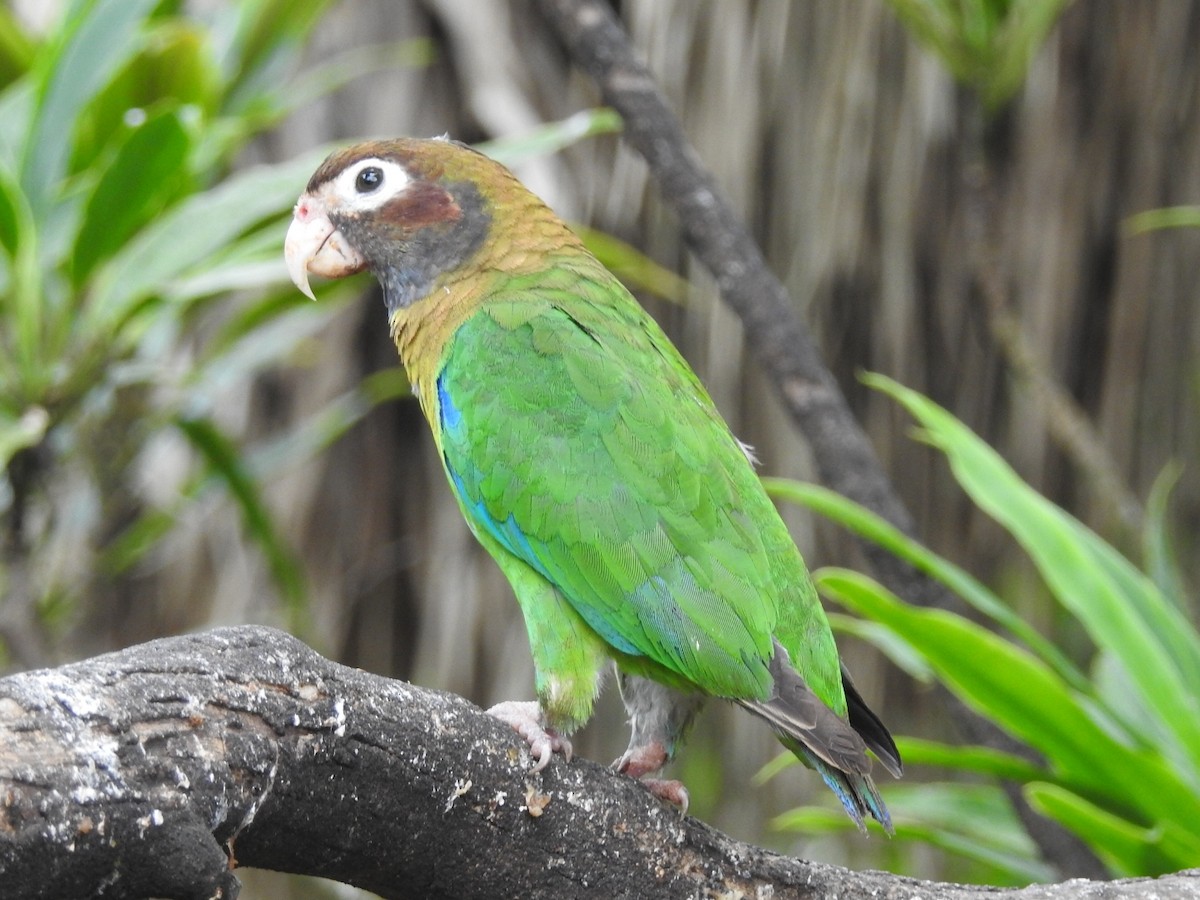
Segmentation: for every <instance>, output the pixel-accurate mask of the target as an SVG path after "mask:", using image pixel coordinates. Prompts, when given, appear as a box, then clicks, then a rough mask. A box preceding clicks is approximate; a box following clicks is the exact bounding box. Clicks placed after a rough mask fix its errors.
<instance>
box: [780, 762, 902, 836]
mask: <svg viewBox="0 0 1200 900" xmlns="http://www.w3.org/2000/svg"><path fill="white" fill-rule="evenodd" d="M791 749H792V752H795V749H796V748H791ZM806 749H807V748H804V747H801V748H800V755H801V756H802V757H803V758H804V759H805V762H808V763H809V764H810V765H811V766H812V767H813V768H814V769H816V770H817V773H818V774H819V775H820V776H821V778H822V779H823V780H824V781H825V783H826V784H827V785H829V787H830V788H831V789H832V790H833V792H834V793H835V794H836V795H837V798H838V799H839V800H840V801H842V806H843V807H844V808H845V810H846V813H847V814H848V815H849V816H850V818H851V819H853V820H854V824H855V825H857V826H858V830H859V831H861V832H862V833H863V834H866V833H867V826H866V824H865V823H864V821H863V820H864V819H865V818H866V817H867V816H871V818H873V819H875V821H877V822H878V823H879V824H880V825H882V826H883V830H884V831H886V832H887V833H888V834H895V833H896V830H895V828H893V827H892V817H891V814H890V813H889V812H888V808H887V806H886V805H885V804H884V802H883V798H882V797H880V796H879V791H878V790H876V788H875V782H874V781H872V780H871V776H870V775H859V774H857V773H853V772H843V771H841V770H840V769H835V768H833V767H832V766H830V765H829V764H828V763H826V762H825V761H824V760H822V759H819V758H817V757H816V756H813V755H812V754H810V753H807V752H805V751H806Z"/></svg>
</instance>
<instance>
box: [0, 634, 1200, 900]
mask: <svg viewBox="0 0 1200 900" xmlns="http://www.w3.org/2000/svg"><path fill="white" fill-rule="evenodd" d="M529 766H530V759H529V756H528V754H527V753H526V752H525V750H524V749H523V747H522V746H521V745H520V744H519V742H518V740H517V738H516V737H515V736H514V735H513V734H512V733H511V732H510V731H509V730H508V729H507V728H506V727H505V726H503V725H501V724H500V723H499V722H497V721H496V720H494V719H492V718H491V717H489V716H488V715H486V714H485V713H483V712H482V711H481V710H480V709H479V708H478V707H476V706H473V705H472V704H470V703H468V702H467V701H465V700H463V699H461V698H459V697H456V696H454V695H452V694H446V693H441V692H438V691H430V690H425V689H422V688H418V687H415V686H413V685H410V684H406V683H403V682H398V681H393V680H389V679H386V678H382V677H379V676H376V675H371V674H368V673H366V672H363V671H360V670H357V669H351V668H347V667H345V666H342V665H339V664H337V663H333V662H330V661H329V660H326V659H324V658H322V657H321V656H319V655H317V653H316V652H314V651H313V650H311V649H310V648H308V647H307V646H305V645H304V644H302V643H301V642H299V641H298V640H296V639H295V638H292V637H291V636H289V635H287V634H285V633H283V632H280V631H276V630H273V629H270V628H264V627H259V626H241V627H236V628H225V629H219V630H216V631H211V632H208V633H205V634H200V635H193V636H187V637H176V638H166V639H163V640H159V641H154V642H152V643H148V644H142V645H139V646H136V647H132V648H130V649H128V650H124V651H121V652H119V653H112V654H107V655H105V656H99V657H96V658H94V659H91V660H86V661H84V662H79V663H75V664H72V665H68V666H63V667H61V668H58V669H42V670H38V671H33V672H27V673H23V674H20V675H14V676H11V677H9V678H6V679H4V680H3V681H0V796H2V798H3V800H2V803H3V806H2V809H3V813H2V815H0V894H3V896H4V897H6V898H25V897H30V898H68V897H87V896H93V895H97V894H99V895H102V896H106V897H144V896H161V897H181V898H193V897H196V898H199V897H233V896H236V894H237V880H236V878H235V876H234V875H233V873H232V871H231V869H232V864H231V860H236V865H240V866H256V867H264V868H271V869H277V870H281V871H288V872H297V873H306V874H313V875H322V876H325V877H328V878H333V879H337V880H339V881H344V882H347V883H350V884H355V885H358V886H360V887H364V888H368V889H370V890H373V891H375V892H377V893H379V894H381V895H383V896H385V897H532V898H536V897H552V898H556V900H557V898H564V897H597V898H600V897H603V898H617V897H648V896H655V897H716V896H721V897H806V898H822V897H831V898H832V897H844V896H874V897H892V898H917V897H925V898H966V897H985V896H993V895H1004V896H1006V897H1012V898H1021V900H1034V898H1074V897H1089V898H1100V897H1118V896H1120V897H1146V898H1150V897H1155V896H1168V895H1169V896H1171V897H1177V898H1188V897H1197V898H1200V870H1193V871H1189V872H1183V873H1180V874H1178V875H1174V876H1168V877H1164V878H1160V879H1139V880H1130V881H1122V882H1111V883H1095V882H1084V881H1073V882H1067V883H1064V884H1061V885H1053V886H1042V885H1037V886H1032V887H1029V888H1025V889H1023V890H1019V891H1004V890H998V889H990V888H979V887H960V886H955V885H949V884H935V883H931V882H919V881H915V880H912V879H905V878H899V877H896V876H893V875H888V874H886V873H880V872H852V871H849V870H846V869H841V868H838V867H836V866H829V865H822V864H814V863H808V862H805V861H803V860H798V859H789V858H786V857H782V856H779V855H777V854H773V853H769V852H767V851H764V850H760V849H758V848H755V847H752V846H749V845H747V844H741V843H738V842H736V841H733V840H731V839H729V838H727V837H725V836H724V835H722V834H720V833H719V832H717V831H714V830H713V829H711V828H709V827H708V826H706V825H704V824H703V823H702V822H699V821H697V820H695V819H693V818H681V817H680V816H679V814H678V812H676V811H675V810H674V809H672V808H668V807H666V806H664V805H663V804H661V803H660V802H659V801H658V800H655V799H654V798H652V797H651V796H650V795H649V794H648V793H647V792H645V791H644V790H643V789H642V788H641V787H640V786H639V785H638V784H637V783H636V782H634V781H632V780H630V779H628V778H626V777H624V776H619V775H616V774H614V773H612V772H610V771H609V770H608V769H605V768H603V767H601V766H598V765H596V764H594V763H591V762H588V761H587V760H583V759H576V760H573V761H572V762H571V763H569V764H566V763H563V762H562V761H561V760H556V761H555V762H554V763H553V764H552V765H551V766H550V768H549V769H547V770H546V771H545V772H543V773H541V774H540V775H531V774H530V773H529Z"/></svg>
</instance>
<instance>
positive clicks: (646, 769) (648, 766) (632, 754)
mask: <svg viewBox="0 0 1200 900" xmlns="http://www.w3.org/2000/svg"><path fill="white" fill-rule="evenodd" d="M667 759H668V757H667V748H666V747H664V746H663V745H662V744H660V743H659V742H658V741H651V742H650V743H648V744H644V745H643V746H641V747H630V748H629V749H628V750H626V751H625V753H624V754H622V756H621V757H620V758H619V759H618V760H617V761H616V762H614V763H613V768H614V769H616V770H617V771H618V772H621V773H623V774H625V775H628V776H630V777H631V778H641V777H642V776H644V775H649V774H651V773H652V772H657V771H658V770H659V769H661V768H662V767H663V766H665V765H666V764H667Z"/></svg>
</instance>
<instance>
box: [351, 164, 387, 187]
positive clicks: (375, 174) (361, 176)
mask: <svg viewBox="0 0 1200 900" xmlns="http://www.w3.org/2000/svg"><path fill="white" fill-rule="evenodd" d="M381 184H383V170H382V169H380V168H377V167H376V166H367V167H366V168H365V169H363V170H362V171H361V172H359V173H358V177H357V178H356V179H354V189H355V190H356V191H358V192H359V193H360V194H369V193H371V191H373V190H375V188H377V187H379V186H380V185H381Z"/></svg>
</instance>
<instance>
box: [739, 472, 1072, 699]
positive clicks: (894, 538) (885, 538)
mask: <svg viewBox="0 0 1200 900" xmlns="http://www.w3.org/2000/svg"><path fill="white" fill-rule="evenodd" d="M762 482H763V486H764V487H765V488H766V489H767V493H769V494H771V496H773V497H778V498H779V499H781V500H787V501H789V502H791V503H798V504H800V505H801V506H804V507H806V508H808V509H811V510H813V512H816V513H818V514H820V515H821V516H824V517H825V518H827V519H831V520H832V521H834V522H837V523H838V524H839V525H842V526H843V527H845V528H848V529H850V530H851V531H852V532H854V533H855V534H857V535H859V536H860V537H864V538H866V539H867V540H869V541H871V542H872V543H875V544H878V545H879V546H880V547H882V548H883V549H885V550H887V551H888V552H889V553H892V554H893V555H895V556H896V557H898V558H900V559H902V560H904V561H906V562H908V563H909V564H911V565H912V566H913V567H914V568H915V569H917V570H918V571H920V572H924V573H925V574H927V575H929V576H931V577H932V578H934V579H936V580H938V581H940V582H941V583H942V584H944V585H946V587H948V588H950V590H952V591H953V592H954V593H955V594H957V595H958V596H959V597H961V598H962V599H963V600H966V601H967V602H968V603H969V604H971V605H972V606H973V607H975V609H977V610H979V611H980V612H981V613H983V614H984V615H986V616H988V617H990V618H991V619H993V620H994V621H995V622H996V623H997V624H999V625H1000V626H1001V627H1003V628H1005V629H1006V630H1007V631H1008V632H1009V633H1010V634H1012V635H1013V636H1014V637H1016V638H1018V639H1019V640H1020V641H1021V642H1022V643H1024V644H1025V645H1026V646H1027V647H1029V649H1030V650H1032V651H1033V652H1034V653H1036V654H1037V655H1038V656H1039V657H1040V658H1041V660H1042V661H1043V662H1045V663H1046V664H1047V665H1049V666H1051V667H1053V669H1054V670H1055V672H1057V673H1058V675H1059V677H1061V678H1062V679H1063V680H1064V681H1066V682H1067V683H1068V684H1070V685H1071V686H1072V687H1074V688H1075V689H1076V690H1082V691H1086V690H1088V687H1089V683H1088V680H1087V677H1086V676H1085V675H1084V674H1083V673H1082V672H1080V671H1079V669H1078V668H1077V667H1076V666H1075V665H1074V664H1072V663H1071V661H1070V660H1068V659H1067V658H1066V656H1065V655H1063V653H1062V651H1060V650H1059V649H1058V648H1057V647H1055V646H1054V645H1053V644H1052V643H1051V642H1050V641H1048V640H1046V638H1044V637H1043V636H1042V635H1041V634H1039V633H1038V631H1037V629H1035V628H1034V627H1033V626H1031V625H1030V624H1029V623H1028V622H1026V621H1025V620H1024V619H1022V618H1021V617H1020V616H1019V615H1017V614H1016V613H1015V612H1014V611H1013V610H1012V609H1011V608H1010V607H1009V606H1007V605H1006V604H1005V603H1004V602H1003V601H1001V600H1000V598H999V597H997V596H996V595H995V594H994V593H992V592H991V591H990V590H988V589H987V588H986V587H985V586H984V585H983V584H981V583H980V582H979V581H978V580H977V579H975V578H973V577H972V576H971V575H969V574H968V573H967V572H965V571H964V570H963V569H961V568H959V567H958V566H956V565H954V564H953V563H951V562H949V561H948V560H945V559H942V557H940V556H938V555H937V554H936V553H934V552H933V551H932V550H930V549H928V548H927V547H924V546H922V545H921V544H920V543H918V542H917V541H915V540H913V539H912V538H910V537H908V535H906V534H904V533H903V532H902V531H900V529H898V528H896V527H895V526H893V525H892V524H890V523H889V522H887V521H886V520H885V519H883V518H882V517H881V516H878V515H876V514H875V513H873V512H871V511H870V510H868V509H866V508H864V507H862V506H859V505H858V504H857V503H855V502H854V501H852V500H848V499H847V498H845V497H842V496H841V495H839V494H836V493H834V492H833V491H831V490H829V489H828V488H823V487H821V486H819V485H815V484H807V483H804V482H799V481H791V480H788V479H783V478H764V479H763V480H762Z"/></svg>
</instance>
